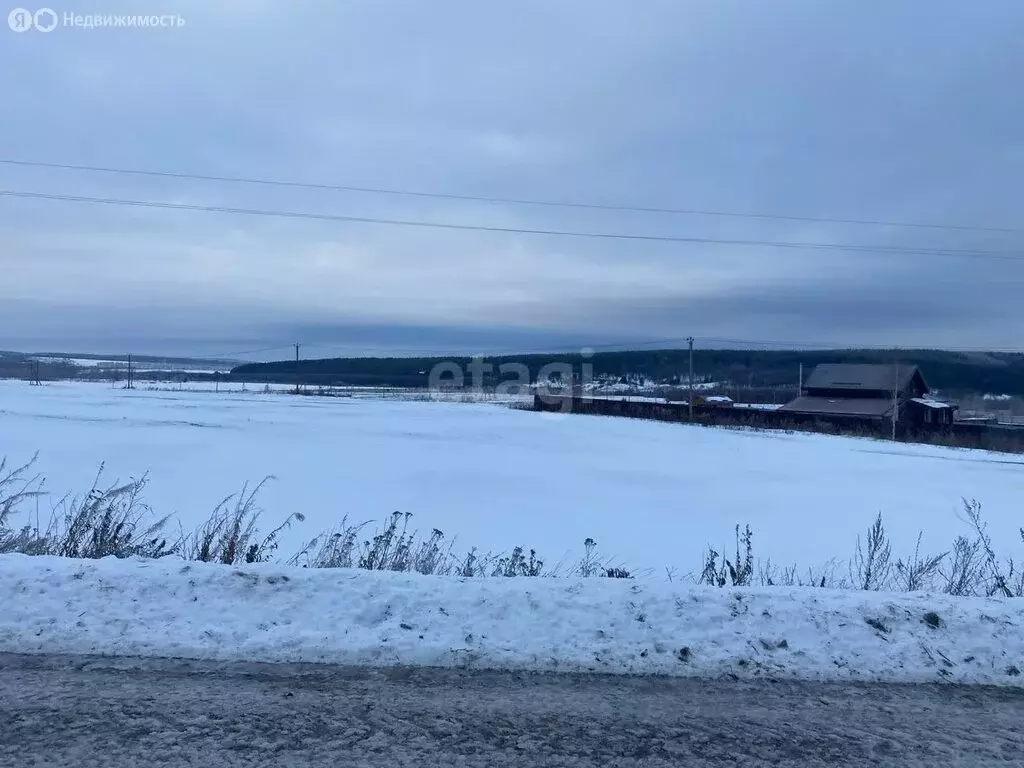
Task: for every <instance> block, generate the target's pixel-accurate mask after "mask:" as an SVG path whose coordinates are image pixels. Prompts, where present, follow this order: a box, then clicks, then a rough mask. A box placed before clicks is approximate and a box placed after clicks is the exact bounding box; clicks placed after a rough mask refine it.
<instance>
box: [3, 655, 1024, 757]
mask: <svg viewBox="0 0 1024 768" xmlns="http://www.w3.org/2000/svg"><path fill="white" fill-rule="evenodd" d="M1022 729H1024V690H1021V689H995V688H969V687H954V686H893V685H849V684H817V683H768V682H759V683H740V682H733V681H695V680H668V679H650V678H623V677H601V676H576V675H525V674H513V673H500V672H469V671H451V670H427V669H416V670H413V669H400V670H389V671H374V670H367V669H350V668H338V667H316V666H298V665H295V666H293V665H263V664H220V663H205V662H204V663H197V662H183V661H152V660H150V661H143V660H111V659H95V658H83V657H47V656H4V655H0V765H2V766H12V768H14V766H17V767H18V768H26V767H27V766H61V767H62V768H63V767H67V768H71V767H72V766H73V767H74V768H87V767H89V766H97V767H99V766H102V767H103V768H113V767H115V766H132V767H133V768H134V767H135V766H141V765H146V766H186V765H196V766H204V767H208V766H236V765H237V766H246V767H247V768H249V767H251V766H274V768H278V766H331V767H332V768H334V767H335V766H387V767H388V768H393V767H395V766H415V767H416V768H424V767H425V766H435V765H459V766H486V767H487V768H494V767H495V766H512V765H523V766H530V767H531V768H533V767H534V766H602V768H605V767H606V766H712V765H713V766H721V765H750V766H763V765H766V764H770V765H793V766H816V765H820V766H861V765H864V766H868V765H870V766H873V767H875V768H877V766H885V767H886V768H890V767H891V766H900V765H907V766H918V765H920V766H925V765H927V766H938V765H941V766H954V765H963V766H972V767H974V766H986V765H997V766H1009V765H1014V766H1024V730H1022Z"/></svg>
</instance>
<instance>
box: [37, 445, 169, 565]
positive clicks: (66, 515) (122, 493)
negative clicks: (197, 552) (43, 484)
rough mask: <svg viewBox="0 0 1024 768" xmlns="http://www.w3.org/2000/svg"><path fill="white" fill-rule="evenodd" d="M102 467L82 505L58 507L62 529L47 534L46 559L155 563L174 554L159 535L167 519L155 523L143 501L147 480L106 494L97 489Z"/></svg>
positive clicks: (79, 501)
mask: <svg viewBox="0 0 1024 768" xmlns="http://www.w3.org/2000/svg"><path fill="white" fill-rule="evenodd" d="M102 474H103V465H100V469H99V471H98V472H97V473H96V479H95V480H94V481H93V485H92V488H90V489H89V492H88V493H87V494H86V495H85V497H84V498H82V499H72V500H71V501H68V500H67V499H66V498H65V499H62V500H61V502H60V503H59V505H58V507H57V510H59V512H60V513H62V514H60V515H59V516H58V519H60V520H62V523H60V524H54V525H51V527H50V529H49V530H48V532H47V535H46V539H47V541H48V545H47V547H46V548H47V550H48V551H47V554H54V555H58V556H60V557H75V558H85V559H95V558H101V557H109V556H111V555H113V556H114V557H145V558H157V557H165V556H167V555H171V554H174V552H175V547H174V546H173V545H168V543H167V538H166V537H165V536H163V529H164V528H165V527H166V525H167V521H168V519H169V517H162V518H159V519H157V520H155V521H153V522H147V520H148V519H151V518H152V510H151V509H150V507H149V505H148V504H146V503H145V502H144V501H143V499H142V492H143V490H144V489H145V487H146V483H147V477H146V476H145V475H144V476H143V477H141V478H139V479H138V480H130V481H129V482H127V483H125V484H123V485H118V484H117V483H114V484H113V485H111V486H108V487H107V488H106V489H101V488H100V485H99V483H100V478H101V476H102Z"/></svg>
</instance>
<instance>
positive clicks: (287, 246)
mask: <svg viewBox="0 0 1024 768" xmlns="http://www.w3.org/2000/svg"><path fill="white" fill-rule="evenodd" d="M170 10H171V11H174V12H179V13H181V14H182V15H183V16H184V17H186V19H187V24H186V26H185V27H184V28H182V29H181V30H175V31H166V32H159V31H155V30H150V31H141V30H135V31H126V30H120V31H116V30H101V31H92V32H86V31H83V30H57V31H55V32H54V33H52V34H51V35H49V36H48V37H46V38H43V37H41V36H35V37H33V36H31V34H25V35H17V36H15V35H13V34H11V35H10V36H8V37H6V38H5V39H4V46H2V47H0V66H3V68H4V69H5V71H10V72H17V73H18V75H17V76H16V77H13V78H11V79H10V88H9V90H8V92H7V95H6V97H5V99H4V100H3V102H2V103H0V138H2V139H3V143H4V146H6V147H10V148H12V149H11V150H10V152H12V153H13V154H14V155H15V156H17V157H19V158H24V159H41V160H53V161H57V162H72V163H85V164H98V165H107V166H126V167H145V168H156V169H166V170H172V171H174V170H180V171H185V172H189V171H194V172H199V173H211V174H226V175H240V176H257V177H260V176H266V177H278V178H284V179H296V180H309V181H315V182H318V181H327V182H332V181H333V182H337V183H342V184H353V185H357V186H380V187H395V188H408V189H422V190H439V191H447V192H454V193H465V194H475V195H499V196H512V197H537V198H549V199H564V200H592V201H595V202H601V203H616V202H623V203H627V204H636V205H655V206H678V207H686V208H709V209H732V210H737V209H738V210H747V211H754V212H779V213H801V214H806V215H809V216H831V217H836V216H838V217H847V218H871V219H890V220H923V221H933V222H938V223H952V224H956V223H978V224H993V225H1000V224H1004V225H1010V226H1013V225H1014V224H1015V223H1016V222H1018V221H1019V220H1020V202H1019V201H1020V199H1021V197H1020V189H1019V187H1020V182H1019V180H1020V178H1022V177H1024V140H1022V139H1021V136H1022V135H1024V133H1022V130H1021V129H1022V125H1024V107H1022V106H1021V104H1020V101H1019V100H1018V99H1013V98H1011V94H1012V93H1013V92H1014V88H1015V84H1016V82H1017V80H1018V79H1019V73H1020V71H1021V70H1022V65H1024V49H1021V47H1020V46H1019V39H1020V31H1021V29H1022V25H1024V8H1022V7H1021V6H1020V4H1019V3H1018V2H1016V0H991V1H990V2H987V3H984V4H980V5H979V4H976V5H974V6H967V5H963V4H962V3H958V2H952V0H945V1H943V2H938V3H933V4H931V5H930V6H929V9H928V12H927V13H926V14H924V13H922V11H921V8H920V7H919V6H918V5H914V4H888V5H885V6H880V5H878V4H864V3H860V2H855V0H839V1H837V2H832V3H828V4H825V5H823V4H821V3H819V2H812V1H811V0H790V1H789V2H780V3H748V2H740V1H739V0H737V1H735V2H733V1H731V0H725V1H723V2H721V3H714V4H709V3H698V2H676V0H671V2H670V1H669V0H657V1H655V0H651V1H650V2H645V3H642V4H632V5H628V4H622V3H611V2H583V1H582V0H578V1H574V2H564V3H549V2H540V0H530V1H529V2H521V3H515V4H506V5H495V4H487V3H479V2H469V0H465V1H462V0H460V1H455V0H452V1H450V2H440V3H430V4H424V3H420V2H413V0H395V1H393V2H388V3H380V2H377V1H376V0H373V1H372V2H371V1H370V0H366V1H364V2H351V3H344V4H338V3H328V2H324V3H312V4H305V5H295V4H287V5H286V4H281V3H269V2H267V3H257V4H254V3H234V2H232V3H220V4H216V5H212V4H209V3H204V2H198V0H196V1H195V2H193V1H192V0H189V1H188V2H178V3H175V4H174V8H172V9H170ZM100 11H101V12H104V13H118V12H122V13H130V12H137V7H135V5H134V4H129V3H116V2H110V3H109V4H105V5H104V8H102V9H100ZM0 187H2V188H14V189H33V190H42V191H51V192H52V191H56V192H61V193H70V194H80V195H93V196H103V197H125V198H144V199H154V200H169V201H184V202H195V203H198V204H204V205H226V206H232V207H254V208H266V209H275V208H277V209H285V210H314V211H323V212H329V213H330V212H333V213H341V214H350V215H358V216H378V217H385V218H424V219H427V218H432V219H436V220H446V221H455V222H468V223H480V224H487V225H496V226H508V227H524V228H553V229H584V230H587V229H589V230H603V231H619V232H649V233H658V234H669V235H697V236H704V237H719V238H727V239H775V240H804V239H807V240H816V241H822V242H855V243H866V244H871V243H874V244H879V245H899V246H928V247H941V248H989V249H999V250H1005V251H1009V252H1011V253H1014V254H1020V255H1021V256H1024V248H1021V245H1022V244H1024V236H1021V235H996V234H985V233H977V232H956V231H940V230H904V229H891V228H885V227H856V226H844V225H832V224H812V223H798V222H792V221H767V220H755V219H735V218H722V217H695V216H677V217H670V216H665V215H653V214H627V213H613V212H596V211H581V210H571V209H547V208H537V207H528V206H491V205H484V204H470V203H465V202H452V201H449V202H444V201H438V200H427V199H423V198H415V197H391V196H372V195H357V194H352V193H339V192H325V191H311V190H300V189H286V188H275V187H251V186H238V185H228V184H212V183H204V182H195V181H186V180H173V179H153V178H136V177H119V176H107V175H97V174H80V173H72V172H58V171H53V170H45V171H44V170H38V169H31V170H30V169H26V168H14V167H10V166H0ZM0 270H3V279H2V280H0V305H2V306H0V319H2V320H3V323H4V326H3V333H2V335H3V336H4V337H6V338H9V339H30V338H40V336H39V334H40V333H42V331H41V330H40V329H41V328H44V327H45V328H49V329H50V330H47V331H46V337H47V338H53V339H54V340H59V339H61V338H66V339H68V344H72V343H74V344H76V345H77V344H80V343H84V342H85V341H87V340H91V341H92V342H94V343H95V344H98V345H100V346H102V345H103V343H104V342H105V340H106V339H110V340H111V341H112V342H113V341H114V340H118V343H120V340H122V339H123V338H124V336H123V334H122V335H118V334H119V333H121V332H120V331H119V330H118V329H119V328H120V327H122V326H121V325H120V322H119V321H116V320H114V318H116V317H118V313H122V312H123V313H127V314H129V315H131V316H133V317H134V318H135V324H134V326H133V328H134V329H135V330H134V332H133V333H134V336H133V341H132V343H133V344H134V343H136V342H138V343H140V344H143V343H145V340H146V339H150V340H151V342H152V343H153V344H156V343H158V342H159V343H163V342H161V341H160V340H161V339H164V340H166V339H167V338H168V334H169V333H171V334H173V333H174V332H175V331H174V330H173V329H172V330H170V331H168V330H167V327H168V324H176V325H177V329H176V331H177V338H179V339H183V340H185V341H184V342H183V343H195V344H205V343H206V341H205V340H206V339H208V338H209V337H210V335H213V336H216V337H218V338H223V339H224V340H225V341H234V340H238V341H241V342H243V344H242V346H245V345H246V344H247V343H248V341H253V342H255V345H256V346H258V345H259V343H260V342H261V341H263V340H270V341H276V340H278V339H279V338H286V337H288V336H294V335H295V334H297V333H308V334H310V335H311V336H313V337H315V338H317V339H320V342H318V343H324V344H330V343H331V339H330V338H328V337H329V336H330V335H331V334H334V335H336V337H337V341H338V343H339V345H344V344H346V343H348V344H350V345H363V344H365V345H366V346H367V347H385V346H391V347H396V348H397V347H403V346H408V347H417V346H420V347H424V348H430V349H432V350H433V349H437V348H443V347H445V346H446V345H450V346H451V347H452V348H456V347H462V346H463V345H468V346H472V344H473V343H476V342H477V337H478V336H479V335H481V334H482V335H483V336H484V337H486V338H483V339H480V343H484V342H486V341H487V339H491V343H490V344H486V345H485V346H488V347H499V346H503V345H505V344H515V343H522V344H523V345H524V346H546V345H547V342H548V341H551V340H558V341H555V342H554V343H558V342H559V341H561V340H571V341H572V342H573V343H575V342H576V341H578V340H581V339H587V338H590V337H597V339H599V340H600V339H609V340H610V341H619V340H643V339H657V338H663V337H668V336H675V335H686V334H688V333H698V334H704V335H708V336H739V337H750V338H761V337H762V336H765V335H771V336H773V337H774V338H775V339H777V340H787V339H796V340H799V339H800V338H805V337H806V336H807V335H812V336H826V337H827V338H824V339H821V340H823V341H830V340H835V339H833V337H842V340H845V339H847V338H848V339H850V340H851V341H856V342H861V343H876V342H877V343H890V342H891V343H901V341H903V340H905V342H906V343H908V344H910V343H913V344H919V343H923V344H957V345H973V346H985V345H990V344H1006V343H1008V342H1007V340H1006V339H1007V336H1008V331H1007V329H1008V328H1012V327H1013V326H1014V324H1016V325H1017V326H1018V327H1019V325H1020V323H1021V321H1022V320H1024V309H1021V306H1020V305H1021V304H1022V302H1020V301H1019V299H1018V298H1017V295H1016V293H1015V290H1016V289H1018V288H1019V283H1020V281H1021V280H1022V279H1024V274H1022V269H1021V262H1014V261H1010V260H995V259H993V260H984V259H966V258H964V259H950V258H936V257H929V256H916V257H903V256H900V257H898V258H897V257H893V256H885V255H876V254H868V253H863V254H861V253H858V254H842V253H823V252H814V251H806V252H782V251H778V250H774V249H737V248H727V247H723V246H698V245H683V244H678V245H667V244H666V245H654V244H643V243H634V242H604V241H594V240H569V239H555V238H539V237H531V236H525V235H514V234H508V235H494V234H482V233H470V232H463V233H454V232H448V233H444V232H430V231H423V230H411V229H409V230H406V229H394V228H379V227H378V228H375V227H371V226H368V225H343V224H336V223H333V224H332V223H322V222H309V221H292V220H286V219H268V218H258V217H240V216H228V215H216V214H188V213H183V212H176V211H159V210H139V209H121V208H103V207H95V206H84V205H75V204H71V203H55V202H54V203H47V202H40V201H25V200H10V199H2V200H0ZM139 307H148V308H149V310H150V312H149V314H148V315H147V317H146V318H142V319H140V318H139V317H138V308H139ZM44 308H45V309H44ZM54 317H59V318H60V322H55V321H54V320H53V318H54ZM200 317H201V318H205V320H204V321H203V323H197V322H193V321H194V320H195V319H196V318H200ZM70 328H75V329H78V330H79V333H78V335H77V336H74V335H72V334H71V332H70V330H68V329H70ZM62 329H64V330H62ZM82 329H89V331H88V333H86V334H85V336H83V335H82V332H81V331H82ZM697 329H700V330H697ZM62 334H67V335H62ZM189 339H191V340H192V341H191V342H189V341H188V340H189ZM446 339H447V341H446ZM283 343H287V342H283ZM215 351H216V350H215Z"/></svg>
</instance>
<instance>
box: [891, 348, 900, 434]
mask: <svg viewBox="0 0 1024 768" xmlns="http://www.w3.org/2000/svg"><path fill="white" fill-rule="evenodd" d="M893 370H894V371H895V376H894V378H895V381H893V383H892V439H893V440H894V441H895V440H896V422H897V421H899V420H900V364H899V362H898V361H897V363H896V365H894V366H893Z"/></svg>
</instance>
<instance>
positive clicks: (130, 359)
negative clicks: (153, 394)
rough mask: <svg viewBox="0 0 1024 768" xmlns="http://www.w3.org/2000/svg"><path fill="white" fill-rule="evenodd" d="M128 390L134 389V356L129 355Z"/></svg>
mask: <svg viewBox="0 0 1024 768" xmlns="http://www.w3.org/2000/svg"><path fill="white" fill-rule="evenodd" d="M127 388H128V389H132V388H133V387H132V356H131V355H130V354H129V355H128V387H127Z"/></svg>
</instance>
